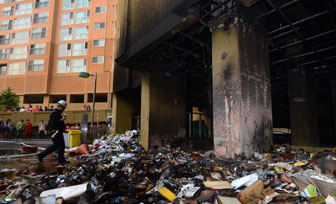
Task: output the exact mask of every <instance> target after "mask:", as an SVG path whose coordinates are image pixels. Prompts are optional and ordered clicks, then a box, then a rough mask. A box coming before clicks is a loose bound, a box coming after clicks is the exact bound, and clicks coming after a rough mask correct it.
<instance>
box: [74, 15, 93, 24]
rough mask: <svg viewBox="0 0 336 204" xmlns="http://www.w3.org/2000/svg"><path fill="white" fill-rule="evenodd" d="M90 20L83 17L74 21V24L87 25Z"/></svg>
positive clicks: (87, 17)
mask: <svg viewBox="0 0 336 204" xmlns="http://www.w3.org/2000/svg"><path fill="white" fill-rule="evenodd" d="M89 20H90V17H89V16H85V17H79V18H76V19H75V23H76V24H77V23H88V22H89Z"/></svg>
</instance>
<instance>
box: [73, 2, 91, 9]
mask: <svg viewBox="0 0 336 204" xmlns="http://www.w3.org/2000/svg"><path fill="white" fill-rule="evenodd" d="M89 6H90V1H86V2H77V4H76V7H77V8H84V7H89Z"/></svg>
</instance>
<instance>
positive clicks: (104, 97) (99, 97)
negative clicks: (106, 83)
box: [88, 93, 107, 103]
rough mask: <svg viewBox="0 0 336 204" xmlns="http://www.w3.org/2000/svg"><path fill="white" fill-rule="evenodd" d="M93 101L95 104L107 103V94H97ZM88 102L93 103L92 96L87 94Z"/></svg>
mask: <svg viewBox="0 0 336 204" xmlns="http://www.w3.org/2000/svg"><path fill="white" fill-rule="evenodd" d="M95 101H96V103H99V102H107V94H105V93H97V94H96V98H95ZM88 102H89V103H92V102H93V94H89V95H88Z"/></svg>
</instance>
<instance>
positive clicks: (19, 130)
mask: <svg viewBox="0 0 336 204" xmlns="http://www.w3.org/2000/svg"><path fill="white" fill-rule="evenodd" d="M16 130H17V133H16V139H17V140H19V139H21V136H22V133H23V130H24V121H23V119H21V121H20V122H18V123H17V125H16Z"/></svg>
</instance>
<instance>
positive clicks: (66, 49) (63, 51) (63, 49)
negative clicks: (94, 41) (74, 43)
mask: <svg viewBox="0 0 336 204" xmlns="http://www.w3.org/2000/svg"><path fill="white" fill-rule="evenodd" d="M58 56H59V57H67V56H71V44H70V43H69V44H60V45H59V46H58Z"/></svg>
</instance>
